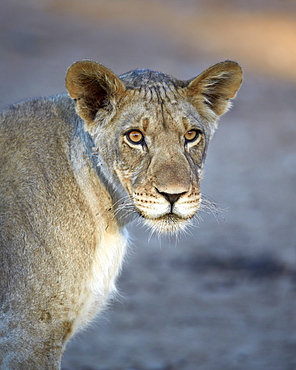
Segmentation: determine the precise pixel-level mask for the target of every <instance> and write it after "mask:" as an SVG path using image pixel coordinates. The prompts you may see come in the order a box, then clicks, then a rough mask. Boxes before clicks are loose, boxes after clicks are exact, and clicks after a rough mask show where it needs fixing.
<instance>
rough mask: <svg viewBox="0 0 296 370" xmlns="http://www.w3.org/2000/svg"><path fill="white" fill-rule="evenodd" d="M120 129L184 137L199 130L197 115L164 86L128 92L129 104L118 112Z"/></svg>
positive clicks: (144, 87) (177, 95)
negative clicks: (194, 128) (187, 133)
mask: <svg viewBox="0 0 296 370" xmlns="http://www.w3.org/2000/svg"><path fill="white" fill-rule="evenodd" d="M121 114H122V115H121V119H122V127H124V129H127V128H129V127H133V128H137V127H138V128H139V129H141V130H143V131H144V133H146V132H148V131H153V132H154V133H157V132H158V131H159V130H164V129H165V130H166V132H169V131H173V132H175V133H176V134H177V133H179V134H180V133H181V134H184V133H185V132H186V131H187V130H188V129H190V128H192V127H196V128H200V129H202V123H201V120H200V116H199V114H198V112H197V111H196V110H195V109H194V108H193V107H192V105H191V104H190V103H189V102H188V101H187V100H186V99H185V98H184V97H183V96H182V95H181V94H180V93H179V92H178V91H177V89H175V90H174V89H173V88H172V89H170V88H169V87H168V86H166V85H163V84H161V85H159V86H155V85H154V86H149V87H147V86H143V87H142V88H140V89H133V90H132V91H130V94H129V98H128V102H127V104H126V106H125V108H124V109H123V110H122V111H121Z"/></svg>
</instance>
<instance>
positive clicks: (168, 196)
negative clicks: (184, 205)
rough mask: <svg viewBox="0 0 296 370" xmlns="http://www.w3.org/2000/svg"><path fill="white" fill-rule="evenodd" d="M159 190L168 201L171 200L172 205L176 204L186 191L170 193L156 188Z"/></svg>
mask: <svg viewBox="0 0 296 370" xmlns="http://www.w3.org/2000/svg"><path fill="white" fill-rule="evenodd" d="M156 190H157V191H158V193H159V194H161V195H162V196H163V197H164V198H165V199H166V200H167V201H168V202H170V204H171V205H173V204H175V203H176V202H177V201H178V200H179V199H180V197H181V196H182V195H183V194H185V193H186V191H185V192H183V193H178V194H170V193H165V192H162V191H159V190H158V189H156Z"/></svg>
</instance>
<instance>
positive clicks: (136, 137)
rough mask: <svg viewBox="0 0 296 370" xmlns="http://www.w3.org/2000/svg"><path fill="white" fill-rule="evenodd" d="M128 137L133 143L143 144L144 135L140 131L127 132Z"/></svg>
mask: <svg viewBox="0 0 296 370" xmlns="http://www.w3.org/2000/svg"><path fill="white" fill-rule="evenodd" d="M126 137H127V138H128V140H129V141H130V142H131V143H132V144H143V141H144V135H143V134H142V132H140V131H136V130H132V131H130V132H128V133H127V134H126Z"/></svg>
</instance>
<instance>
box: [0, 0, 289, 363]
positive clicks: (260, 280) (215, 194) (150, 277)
mask: <svg viewBox="0 0 296 370" xmlns="http://www.w3.org/2000/svg"><path fill="white" fill-rule="evenodd" d="M85 58H88V59H93V60H96V61H98V62H100V63H103V64H105V65H106V66H108V67H109V68H111V69H112V70H113V71H114V72H115V73H117V74H121V73H124V72H126V71H128V70H131V69H135V68H150V69H154V70H160V71H162V72H165V73H168V74H171V75H174V76H175V77H177V78H179V79H189V78H192V77H194V76H196V75H198V74H199V73H200V72H202V71H203V70H204V69H206V68H207V67H208V66H210V65H211V64H214V63H216V62H219V61H222V60H225V59H233V60H236V61H238V62H239V63H240V64H241V65H242V67H243V69H244V72H245V75H244V76H245V79H244V84H243V86H242V88H241V90H240V91H239V94H238V96H237V99H236V100H235V101H234V106H233V108H232V110H231V111H230V112H229V113H227V115H226V116H225V117H223V118H222V119H221V122H220V128H219V130H218V132H217V134H216V136H215V138H214V139H213V141H212V143H211V146H210V149H209V154H208V158H207V162H206V168H205V177H204V181H203V187H202V190H203V193H204V194H206V195H207V196H209V197H210V198H211V199H213V200H214V201H215V202H217V203H218V204H219V205H220V207H221V208H222V209H223V213H222V215H221V216H218V217H217V219H216V218H215V217H214V216H213V215H207V214H201V216H202V217H203V219H204V222H202V223H200V224H196V227H194V228H192V229H191V230H190V233H189V234H188V235H186V236H180V237H178V238H176V239H173V238H172V239H166V238H158V237H157V236H150V237H149V235H150V234H149V232H147V231H145V230H143V229H141V228H139V226H138V225H131V227H130V231H131V233H132V235H133V246H132V247H131V248H130V253H129V256H128V258H127V261H126V263H125V266H124V269H123V273H122V276H121V277H120V279H119V282H118V287H119V291H120V296H119V297H118V298H117V300H116V301H115V302H113V303H112V304H111V307H110V309H108V311H107V312H106V313H105V314H104V315H101V316H100V317H99V318H98V320H96V321H95V322H94V323H92V324H91V325H90V326H89V328H87V329H86V330H85V331H84V332H82V333H79V334H78V335H77V336H76V337H75V338H74V339H72V341H71V342H70V344H69V345H68V347H67V351H66V353H65V356H64V360H63V369H64V370H72V369H74V370H80V369H81V370H120V369H122V370H127V369H129V370H132V369H133V370H136V369H137V370H196V369H202V370H212V369H214V370H215V369H219V370H221V369H222V370H224V369H225V370H230V369H233V370H236V369H246V370H265V369H268V370H293V369H296V104H295V100H296V68H295V67H296V1H295V0H248V1H244V0H183V1H177V0H150V1H145V0H84V1H82V0H22V1H19V0H1V3H0V63H1V68H0V86H1V89H0V107H1V108H4V107H5V106H7V105H8V104H11V103H14V102H17V101H19V100H23V99H27V98H30V97H36V96H44V95H53V94H57V93H61V92H65V88H64V76H65V72H66V70H67V68H68V66H69V65H70V64H71V63H73V62H74V61H77V60H81V59H85Z"/></svg>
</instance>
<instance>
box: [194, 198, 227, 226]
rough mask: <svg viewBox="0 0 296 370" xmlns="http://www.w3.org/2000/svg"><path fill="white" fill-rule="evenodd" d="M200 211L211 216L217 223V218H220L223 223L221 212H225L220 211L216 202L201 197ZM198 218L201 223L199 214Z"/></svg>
mask: <svg viewBox="0 0 296 370" xmlns="http://www.w3.org/2000/svg"><path fill="white" fill-rule="evenodd" d="M200 210H201V211H203V212H205V213H208V214H212V215H213V216H214V217H215V219H216V220H217V222H219V219H218V217H221V218H222V219H223V220H224V221H225V218H224V217H223V215H222V212H223V211H225V209H222V208H221V207H220V206H219V205H218V204H217V203H216V202H214V201H213V200H212V199H211V198H209V197H207V196H205V195H203V196H202V198H201V205H200ZM198 218H199V219H200V220H201V221H203V219H202V217H201V216H200V215H199V214H198Z"/></svg>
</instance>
